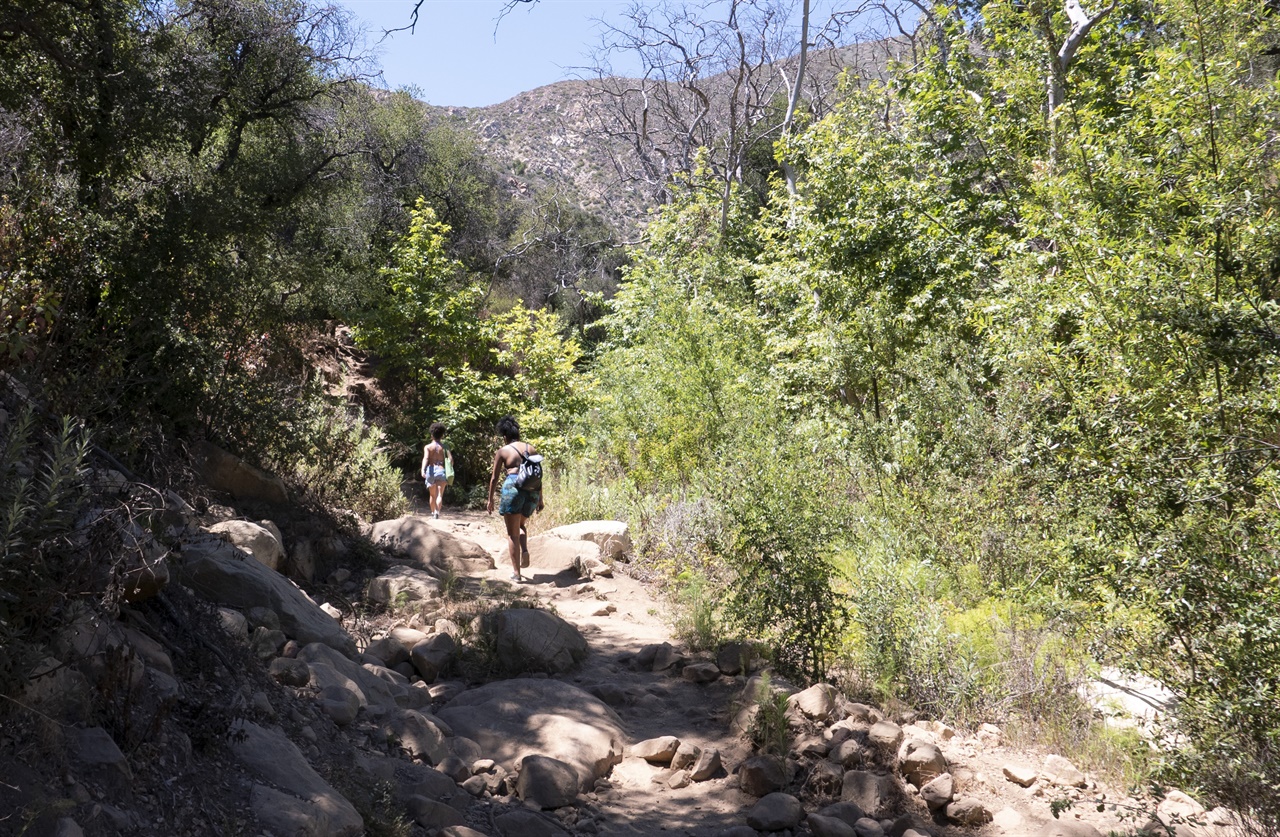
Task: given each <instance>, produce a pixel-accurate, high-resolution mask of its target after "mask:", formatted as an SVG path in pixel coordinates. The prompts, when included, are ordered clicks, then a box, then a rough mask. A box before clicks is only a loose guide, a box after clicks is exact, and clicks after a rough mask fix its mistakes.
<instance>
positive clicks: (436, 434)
mask: <svg viewBox="0 0 1280 837" xmlns="http://www.w3.org/2000/svg"><path fill="white" fill-rule="evenodd" d="M448 430H449V428H447V427H445V426H444V425H443V424H441V423H440V422H438V421H436V422H432V423H431V438H432V439H435V440H436V441H437V442H438V441H440V440H441V439H443V438H444V434H445V433H446V432H447V431H448Z"/></svg>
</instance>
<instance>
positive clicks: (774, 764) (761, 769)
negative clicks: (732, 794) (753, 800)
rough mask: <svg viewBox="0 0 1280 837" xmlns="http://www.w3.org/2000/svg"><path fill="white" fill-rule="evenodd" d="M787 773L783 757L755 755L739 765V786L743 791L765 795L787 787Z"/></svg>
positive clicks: (755, 794)
mask: <svg viewBox="0 0 1280 837" xmlns="http://www.w3.org/2000/svg"><path fill="white" fill-rule="evenodd" d="M786 784H787V774H786V772H785V770H784V769H783V764H782V759H779V758H775V757H773V756H753V757H751V758H749V759H747V760H746V761H744V762H743V763H742V764H741V765H740V766H739V767H738V787H739V789H741V790H742V792H743V793H748V794H751V795H752V796H758V797H764V796H767V795H769V794H771V793H775V792H777V791H779V790H781V789H782V788H784V787H786Z"/></svg>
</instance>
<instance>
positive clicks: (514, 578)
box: [511, 573, 524, 583]
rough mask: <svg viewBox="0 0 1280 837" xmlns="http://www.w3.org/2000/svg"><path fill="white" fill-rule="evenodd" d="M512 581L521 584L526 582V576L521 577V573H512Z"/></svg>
mask: <svg viewBox="0 0 1280 837" xmlns="http://www.w3.org/2000/svg"><path fill="white" fill-rule="evenodd" d="M511 580H512V581H514V582H517V583H519V582H521V581H524V576H522V575H520V574H519V573H512V574H511Z"/></svg>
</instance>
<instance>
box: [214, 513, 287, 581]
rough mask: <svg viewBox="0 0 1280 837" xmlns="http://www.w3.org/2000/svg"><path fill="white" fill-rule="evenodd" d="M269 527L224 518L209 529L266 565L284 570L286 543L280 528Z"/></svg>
mask: <svg viewBox="0 0 1280 837" xmlns="http://www.w3.org/2000/svg"><path fill="white" fill-rule="evenodd" d="M273 529H275V527H274V526H272V527H270V528H268V527H267V526H264V525H262V524H261V523H254V522H252V521H249V520H224V521H222V522H221V523H215V524H213V525H212V526H210V527H209V531H210V532H212V533H213V534H215V535H219V536H221V537H223V538H225V539H226V540H228V541H230V542H231V543H232V545H234V546H236V547H239V548H240V549H243V550H244V551H245V552H247V553H249V554H250V555H252V556H253V559H254V560H255V561H258V562H259V563H261V564H263V565H264V566H266V567H268V568H270V569H273V570H275V571H276V572H282V571H283V570H284V561H285V555H284V543H283V542H282V541H281V538H280V530H278V529H275V531H272V530H273Z"/></svg>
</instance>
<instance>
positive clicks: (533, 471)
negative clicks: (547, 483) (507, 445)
mask: <svg viewBox="0 0 1280 837" xmlns="http://www.w3.org/2000/svg"><path fill="white" fill-rule="evenodd" d="M512 447H513V448H515V451H516V453H519V454H520V469H519V470H517V471H516V488H519V489H520V490H522V491H540V490H542V454H540V453H534V454H528V453H520V449H519V448H516V447H515V445H512ZM524 449H525V450H526V451H527V450H529V444H528V443H527V442H526V443H525V446H524Z"/></svg>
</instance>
